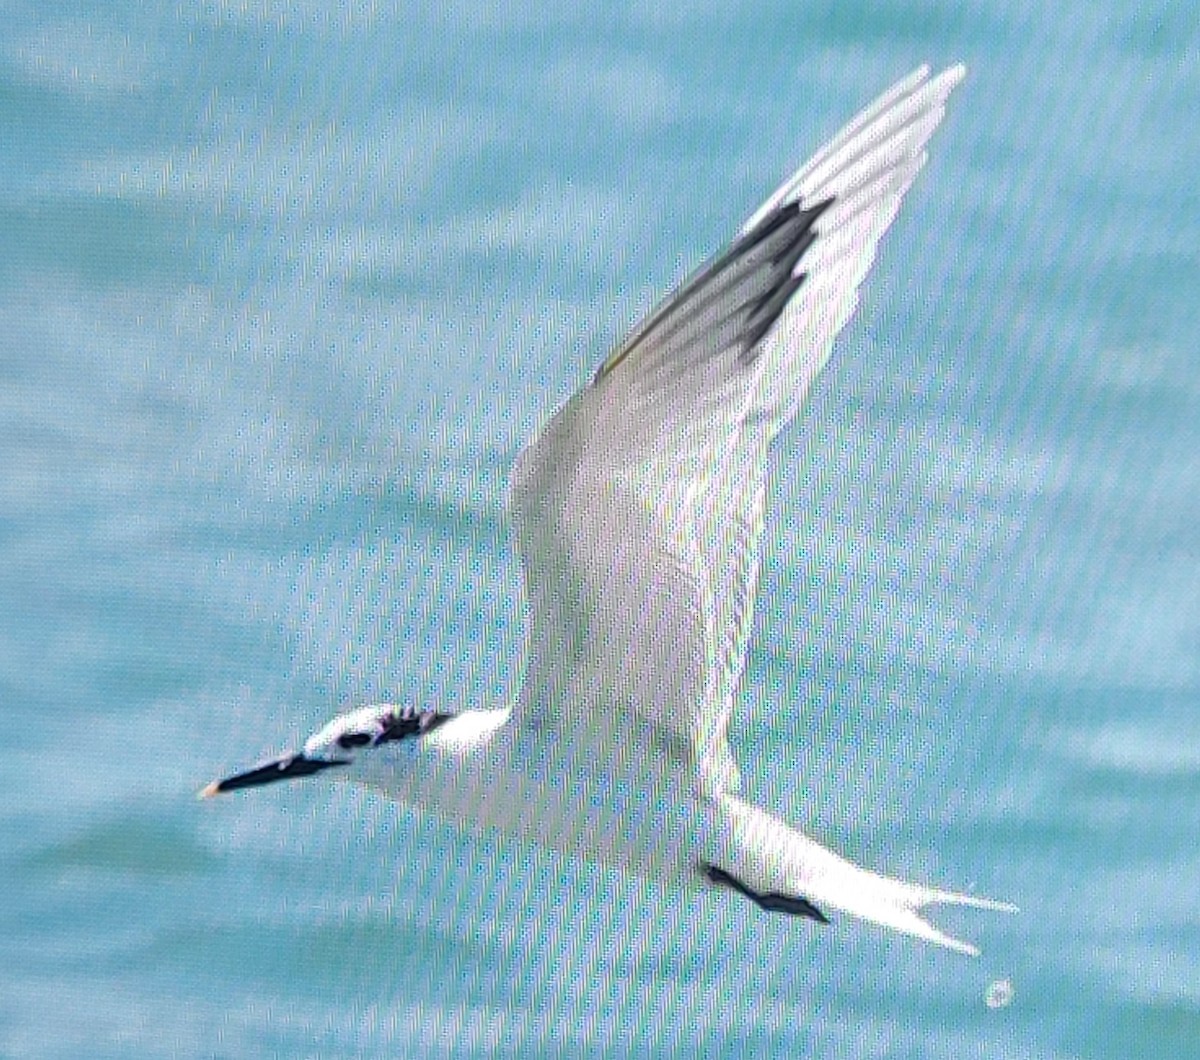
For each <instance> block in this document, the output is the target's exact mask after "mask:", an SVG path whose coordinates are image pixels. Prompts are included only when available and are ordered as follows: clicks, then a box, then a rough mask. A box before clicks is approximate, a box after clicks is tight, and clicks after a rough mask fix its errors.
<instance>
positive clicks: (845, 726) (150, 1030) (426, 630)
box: [0, 0, 1200, 1060]
mask: <svg viewBox="0 0 1200 1060" xmlns="http://www.w3.org/2000/svg"><path fill="white" fill-rule="evenodd" d="M524 12H525V9H524V8H520V9H515V5H514V9H513V10H507V9H506V8H505V7H504V6H500V7H494V6H492V7H487V6H481V5H475V4H465V3H446V2H444V0H443V2H441V3H438V4H431V3H428V4H427V3H413V4H408V5H405V6H404V7H403V8H402V9H401V10H396V11H393V10H392V9H391V8H389V7H386V6H385V5H376V4H369V3H360V2H357V0H356V2H353V3H350V4H348V5H341V6H340V7H338V9H337V10H336V12H335V11H334V8H333V6H331V5H326V4H317V3H311V2H306V0H297V2H293V3H289V2H286V0H278V2H258V0H245V2H243V3H233V2H222V0H211V2H207V3H198V4H188V5H176V6H171V5H162V10H161V11H159V12H158V13H157V14H152V15H148V14H147V13H146V11H145V10H144V9H143V5H136V4H131V3H124V2H120V3H115V4H110V5H105V6H104V7H103V9H102V10H101V9H99V8H96V7H95V6H94V5H83V4H67V5H55V6H54V9H53V12H52V13H50V12H48V11H47V9H46V8H45V7H44V5H38V4H31V3H19V2H18V3H13V4H9V5H7V8H6V16H5V25H6V29H5V33H4V35H3V39H2V40H0V131H2V135H0V248H2V249H0V704H2V709H3V712H4V718H5V721H6V724H5V728H4V736H5V739H4V747H3V751H2V752H0V1055H5V1056H8V1055H11V1056H36V1057H77V1056H83V1055H87V1056H120V1057H142V1056H165V1055H177V1056H258V1055H271V1054H274V1055H284V1056H293V1055H320V1056H330V1057H332V1056H361V1055H381V1056H382V1055H387V1056H398V1055H428V1054H439V1053H442V1052H449V1053H452V1054H454V1055H475V1054H478V1055H484V1054H489V1053H490V1052H492V1051H494V1050H499V1051H501V1052H520V1053H521V1054H522V1055H539V1054H544V1055H563V1054H564V1053H565V1054H569V1055H614V1054H615V1055H621V1054H633V1055H672V1054H674V1055H682V1056H691V1055H699V1054H703V1055H729V1056H744V1055H777V1056H788V1057H795V1056H803V1055H813V1056H888V1057H894V1056H913V1057H948V1058H949V1057H953V1058H956V1060H958V1058H962V1057H967V1056H970V1057H1014V1056H1021V1057H1062V1058H1066V1057H1113V1058H1121V1060H1125V1058H1128V1057H1132V1056H1138V1057H1184V1056H1189V1055H1200V1045H1198V1044H1197V1043H1200V944H1198V943H1200V913H1198V912H1197V903H1196V884H1195V881H1196V879H1197V878H1200V854H1198V853H1197V851H1198V849H1200V848H1198V846H1197V843H1196V835H1197V828H1198V826H1200V814H1198V811H1197V806H1200V750H1197V748H1200V536H1198V534H1197V530H1196V528H1197V526H1198V525H1200V352H1198V351H1197V347H1196V341H1197V340H1196V336H1197V334H1200V328H1198V327H1197V325H1198V324H1200V320H1198V319H1197V318H1198V315H1200V314H1198V311H1197V299H1196V297H1195V295H1196V291H1197V289H1198V280H1200V267H1198V266H1200V257H1198V255H1197V250H1196V247H1197V245H1198V244H1200V210H1198V209H1197V207H1198V205H1200V198H1198V193H1197V190H1196V189H1197V184H1196V180H1195V173H1194V160H1195V159H1196V157H1198V155H1200V126H1198V125H1197V123H1196V122H1195V119H1194V117H1193V116H1194V114H1195V113H1197V111H1198V109H1200V62H1198V61H1197V58H1196V56H1197V55H1198V54H1200V49H1198V47H1197V45H1198V44H1200V34H1198V32H1197V28H1196V22H1195V20H1194V19H1193V18H1192V17H1191V16H1190V14H1189V13H1188V12H1187V9H1186V7H1185V6H1181V5H1167V4H1161V5H1150V6H1149V7H1148V6H1147V5H1144V4H1143V5H1133V4H1126V5H1116V6H1113V5H1107V6H1106V7H1104V9H1103V10H1101V9H1100V8H1097V7H1095V6H1093V5H1090V4H1083V3H1077V2H1069V3H1067V4H1066V5H1059V6H1058V7H1056V8H1053V9H1049V8H1047V9H1044V12H1043V7H1042V6H1041V5H1032V4H1029V5H1020V4H1017V3H1015V2H1014V3H1007V4H996V5H987V6H985V5H962V4H949V3H947V4H936V3H932V4H925V5H921V6H919V7H918V8H917V9H915V10H914V9H913V8H912V6H911V5H908V4H888V5H882V6H881V5H877V4H871V5H869V4H865V3H852V4H849V5H846V4H842V5H832V4H798V3H793V2H791V0H788V2H778V3H762V4H747V5H743V7H742V9H741V10H739V11H737V12H736V13H735V12H732V11H730V10H727V9H726V8H724V7H719V6H718V5H709V4H701V5H695V6H690V7H689V6H685V5H654V4H614V5H601V7H600V8H596V6H595V5H591V6H590V7H589V8H587V9H586V11H584V10H581V11H579V12H578V13H574V12H573V11H572V9H569V8H566V7H560V8H553V9H552V11H549V12H542V13H538V14H528V13H524ZM926 59H928V60H930V61H932V62H933V63H934V64H935V65H945V64H947V63H949V62H952V61H955V60H963V61H965V62H966V63H967V64H968V65H969V67H970V69H971V75H970V78H969V80H968V81H967V83H966V84H965V85H964V86H963V87H962V88H961V89H960V90H959V91H958V92H957V93H956V95H955V97H954V99H953V101H952V105H951V112H950V115H949V118H948V120H947V122H946V124H945V126H944V127H943V129H942V130H941V131H940V132H939V133H938V135H937V137H936V138H935V140H934V143H933V146H932V159H931V162H930V165H929V167H928V168H927V170H926V172H925V173H924V174H923V176H922V178H921V180H920V181H919V183H918V185H917V187H916V188H915V189H914V191H913V193H912V195H911V196H910V198H909V200H908V202H907V204H906V207H905V210H904V212H903V214H902V215H901V219H900V221H899V222H898V223H897V225H896V227H895V229H894V230H893V232H892V233H891V234H890V236H889V238H888V240H887V242H886V244H885V246H884V249H883V252H882V254H881V257H880V259H879V262H878V264H877V266H876V269H875V271H874V273H873V276H872V279H871V281H870V283H869V285H868V287H867V289H866V292H865V298H864V301H863V304H862V308H861V310H860V313H859V315H858V317H857V318H856V321H855V322H854V323H853V324H852V325H851V327H850V328H849V329H848V330H847V332H846V334H845V335H844V337H843V340H842V342H841V343H840V345H839V348H838V350H837V352H836V354H835V357H834V360H833V362H832V363H831V365H830V367H829V369H828V370H827V372H826V373H825V375H824V376H823V377H822V379H821V381H820V383H819V385H818V386H817V387H816V388H815V391H814V393H813V396H812V400H811V401H810V402H809V404H808V406H807V408H806V410H805V412H804V413H803V415H802V417H801V419H800V421H799V422H798V423H797V425H796V427H795V428H794V429H792V430H791V431H789V432H788V433H787V434H786V435H785V436H784V437H783V439H782V440H781V445H780V447H779V451H778V457H777V462H776V464H777V466H776V502H775V504H774V507H773V508H772V513H771V517H770V518H771V521H770V525H769V529H768V541H767V567H766V572H765V584H764V589H763V596H762V599H761V606H760V613H759V618H758V622H757V625H756V630H755V641H754V647H753V651H752V656H751V660H750V667H749V671H748V677H747V688H746V693H745V697H744V704H743V708H742V710H741V712H740V716H739V726H738V734H737V752H738V754H739V756H740V758H741V760H742V761H743V762H744V763H745V766H746V770H745V771H746V773H747V783H748V787H749V789H750V793H751V794H752V795H754V796H755V797H758V798H761V799H763V800H765V801H768V802H769V803H771V804H772V805H773V806H775V807H777V808H778V809H780V810H781V811H783V812H785V813H786V814H787V815H788V816H790V817H791V818H792V819H793V820H795V821H797V822H798V823H800V824H802V825H803V826H804V827H806V828H807V829H809V830H810V831H812V832H813V833H814V834H816V835H819V836H821V837H822V838H824V839H826V840H827V841H829V842H831V843H833V844H835V845H837V846H838V847H839V848H840V849H843V850H846V851H847V852H848V853H849V854H850V855H851V856H853V857H855V858H858V859H861V860H863V861H865V862H867V863H869V864H871V865H875V866H878V867H880V868H881V869H884V870H886V871H889V872H892V873H895V874H898V875H906V876H911V877H915V878H922V879H928V880H930V881H934V882H938V883H942V884H944V885H947V886H953V887H964V888H976V889H977V890H978V891H979V892H981V893H986V894H994V895H996V896H998V897H1003V898H1011V899H1014V900H1016V901H1017V902H1019V904H1020V905H1021V906H1022V909H1023V912H1022V914H1021V916H1019V917H1016V918H1008V917H994V916H993V917H989V916H985V915H981V914H978V913H971V912H970V911H955V910H948V911H946V912H945V913H942V914H940V916H939V922H940V923H942V924H944V925H946V926H947V927H948V928H949V929H951V930H952V931H954V932H955V933H958V934H962V935H964V936H965V937H968V938H971V939H974V940H976V941H978V942H979V943H980V944H981V945H982V947H983V950H984V957H983V958H982V959H980V960H978V961H973V962H972V961H969V960H966V959H964V958H961V957H959V956H957V955H954V954H949V953H942V952H939V951H936V950H933V949H931V948H928V947H923V946H921V945H919V944H917V943H914V942H912V941H910V940H907V939H901V938H893V937H889V936H886V935H884V934H883V933H881V932H878V931H876V930H874V929H873V928H870V927H869V926H865V925H859V924H856V923H853V922H851V921H849V920H848V919H844V918H843V919H839V920H838V921H837V922H836V923H835V924H834V925H833V926H832V927H831V928H830V929H827V930H822V929H818V928H816V927H814V926H812V925H809V924H799V923H795V922H791V921H786V922H782V921H780V920H779V919H775V918H769V917H764V916H762V915H760V914H759V913H758V911H757V910H755V909H754V908H753V907H751V906H750V905H749V904H748V903H744V902H739V901H735V900H732V899H730V897H729V896H721V895H712V896H703V897H698V898H695V899H691V898H689V899H680V898H679V897H678V896H675V895H672V894H668V893H666V892H660V891H658V890H657V889H655V888H654V887H653V886H650V885H647V884H643V883H640V882H637V881H632V880H626V879H621V878H614V877H610V876H606V875H605V874H603V873H600V872H597V871H595V870H593V869H591V868H589V867H587V866H570V865H564V864H563V863H562V862H561V861H559V860H557V859H555V858H553V857H550V856H547V855H544V854H541V853H539V852H537V851H536V850H531V849H526V848H522V847H516V846H504V845H493V846H489V845H481V844H479V843H476V842H473V841H468V840H464V839H461V838H460V837H458V836H457V835H456V834H455V833H454V832H452V831H449V830H447V829H443V828H441V827H440V826H437V825H436V824H432V823H429V822H421V821H415V820H412V819H410V818H408V817H406V816H404V815H402V814H398V813H397V812H396V810H395V809H394V808H393V807H390V806H387V805H383V804H379V803H376V802H374V801H372V800H371V799H369V798H368V797H366V796H364V795H361V794H356V793H354V792H349V791H340V790H339V791H336V792H330V791H328V790H327V789H322V788H320V787H319V786H317V785H313V786H311V787H310V788H308V789H307V790H306V789H305V788H304V786H301V785H297V786H296V790H290V791H279V792H274V791H272V792H269V793H267V792H264V794H263V795H262V796H261V797H259V798H256V799H249V798H247V799H244V800H232V799H231V800H227V801H225V802H223V803H220V804H216V805H200V804H197V803H196V802H195V800H194V798H193V793H194V791H195V789H196V788H197V787H198V786H199V785H200V784H202V783H203V782H205V781H206V780H208V779H209V778H210V777H211V776H212V775H214V774H215V773H219V772H220V771H222V770H224V769H227V768H229V767H236V766H240V765H242V764H244V763H245V762H246V761H247V760H253V759H254V758H256V757H257V756H259V755H260V754H261V753H264V752H267V751H269V750H272V749H275V748H280V747H286V746H289V745H290V744H292V743H293V741H295V740H296V739H297V738H298V737H300V736H302V735H303V734H304V733H306V732H307V731H308V730H310V729H311V728H312V727H313V726H315V725H316V724H319V723H320V722H321V721H323V720H324V719H325V718H326V717H327V716H328V715H330V714H331V713H333V712H335V711H336V710H339V709H341V708H343V707H345V706H347V705H350V704H353V703H357V702H361V701H364V700H370V699H374V698H384V697H387V698H393V699H398V700H406V701H413V702H419V703H429V704H432V703H438V704H441V705H443V706H449V707H451V708H453V707H456V706H466V705H471V704H476V703H483V702H491V701H494V700H498V699H502V698H503V697H504V696H505V695H506V694H507V692H508V690H509V688H510V687H511V683H512V680H513V677H512V675H513V672H514V668H515V666H516V663H517V660H518V658H519V649H520V637H521V618H520V606H519V585H518V581H517V576H516V572H515V570H514V565H513V556H512V551H511V546H510V542H509V539H508V534H507V530H506V526H505V522H504V518H503V507H502V498H503V484H504V477H505V473H506V469H507V467H508V465H509V463H510V461H511V460H512V458H513V456H514V454H515V452H516V451H517V449H518V448H519V447H520V445H521V444H523V442H524V440H525V439H526V438H527V437H528V436H529V434H530V433H531V431H532V430H533V428H534V427H535V425H536V424H537V423H538V422H539V421H540V420H541V418H542V417H543V416H545V415H546V414H547V413H548V412H549V411H550V410H551V409H552V408H553V406H554V405H555V403H557V402H558V401H560V400H562V399H563V398H564V397H565V396H566V395H567V394H568V393H569V392H570V391H571V389H572V388H573V387H574V386H575V385H576V384H577V383H578V382H579V381H581V380H582V379H584V378H586V376H587V374H588V372H589V371H590V370H592V369H593V368H594V366H595V364H596V363H598V361H599V360H600V358H601V357H602V356H603V355H604V353H605V351H606V349H607V347H608V344H609V343H610V342H612V341H613V340H614V339H615V338H616V337H617V336H619V334H620V333H621V332H622V330H623V329H624V328H626V327H627V326H628V325H629V324H630V323H631V322H632V321H633V320H634V319H635V317H636V316H637V315H638V313H640V312H641V311H643V310H644V309H646V308H647V307H648V306H649V305H650V304H651V303H652V301H653V300H654V299H655V297H656V295H657V294H658V293H659V292H660V291H661V290H663V289H664V288H665V287H667V286H669V285H670V284H671V283H672V282H673V281H675V280H677V279H678V278H679V276H680V275H681V273H682V272H683V271H684V270H685V269H686V268H687V267H689V266H690V265H692V264H694V263H696V262H697V261H698V260H700V259H701V258H702V257H703V256H705V255H706V254H707V253H709V252H710V251H712V250H713V249H715V248H716V247H717V246H718V245H719V244H720V243H721V242H722V241H723V240H724V239H725V238H726V236H727V235H728V234H729V233H730V232H731V231H732V230H733V229H734V228H735V226H736V225H737V224H738V223H740V221H741V220H742V219H743V218H744V217H745V216H746V215H747V214H748V212H749V211H750V210H751V209H752V207H753V206H754V205H756V204H757V202H758V201H760V199H761V198H762V197H763V196H764V195H765V194H766V193H767V192H768V191H769V190H770V189H771V188H772V187H773V185H774V183H775V182H776V181H777V180H778V179H779V178H780V177H781V176H782V175H783V174H784V173H785V172H786V171H787V170H788V169H789V167H791V166H793V165H795V164H796V163H798V162H799V161H800V160H801V159H802V158H803V157H804V156H805V155H807V153H808V152H810V151H811V150H812V149H814V148H815V147H816V146H817V145H818V144H819V143H820V142H821V140H822V139H823V138H824V137H825V136H827V135H829V134H830V133H832V132H833V131H835V130H836V128H837V127H838V126H839V125H840V124H841V122H843V121H844V120H845V119H846V118H848V117H849V116H850V115H851V114H852V113H853V112H854V110H855V109H856V108H857V107H858V106H860V105H861V104H862V103H864V102H865V101H866V100H867V99H869V98H870V97H871V96H873V95H874V94H875V93H876V92H877V91H879V90H880V89H882V88H883V87H884V86H885V85H887V84H888V83H890V81H891V80H892V79H894V78H896V77H898V76H900V75H901V74H903V73H905V72H907V71H908V70H909V69H910V68H912V67H913V66H915V65H916V64H917V63H918V62H920V61H922V60H926ZM997 990H999V991H1000V994H999V995H998V994H997V993H996V991H997ZM1006 991H1007V995H1006ZM997 996H999V997H1001V999H1002V1000H1003V999H1005V996H1007V1001H1008V1003H1007V1004H1004V1005H998V1006H993V1005H992V1002H993V1001H994V1000H995V999H996V998H997Z"/></svg>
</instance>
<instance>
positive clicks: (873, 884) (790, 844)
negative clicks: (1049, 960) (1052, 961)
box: [719, 795, 1017, 956]
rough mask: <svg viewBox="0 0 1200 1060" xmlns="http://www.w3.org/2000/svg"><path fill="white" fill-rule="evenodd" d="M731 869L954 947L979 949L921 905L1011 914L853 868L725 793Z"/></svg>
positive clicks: (1005, 908) (748, 882)
mask: <svg viewBox="0 0 1200 1060" xmlns="http://www.w3.org/2000/svg"><path fill="white" fill-rule="evenodd" d="M719 807H720V820H721V830H722V832H723V833H724V837H725V839H726V841H727V844H728V845H727V847H726V851H725V852H726V855H727V860H728V862H729V863H728V865H723V866H722V867H723V868H725V869H726V870H727V871H728V872H729V873H730V874H731V875H733V876H735V877H736V878H737V879H738V880H740V881H741V882H742V883H743V884H745V886H747V887H749V888H750V889H752V890H754V891H756V892H758V893H763V894H771V893H774V894H784V895H789V896H792V897H804V898H807V899H808V900H809V901H810V902H813V903H814V904H815V905H816V906H817V907H818V908H819V909H822V910H829V909H838V910H841V911H842V912H844V913H849V914H851V915H852V916H856V917H859V918H861V919H863V920H869V921H871V922H872V923H875V924H879V925H881V926H883V927H887V928H891V929H892V930H893V931H900V932H903V933H904V934H906V935H913V936H915V937H917V938H921V939H925V940H926V941H928V942H933V943H936V944H937V945H939V946H945V947H946V948H947V949H951V950H955V951H957V952H959V953H966V954H969V955H971V956H977V955H978V954H979V950H978V949H976V947H974V946H972V945H971V944H970V943H968V942H963V941H962V940H961V939H956V938H954V937H953V936H951V935H947V934H946V933H945V932H942V931H939V930H938V929H937V928H936V927H934V926H933V925H932V924H930V923H929V922H928V921H927V920H925V919H924V918H923V917H922V916H921V915H920V913H919V910H921V909H922V908H923V907H924V906H927V905H937V904H941V905H964V906H971V907H973V908H976V909H989V910H994V911H997V912H1006V913H1015V912H1016V911H1017V908H1016V906H1014V905H1010V904H1009V903H1007V902H997V901H993V900H992V899H990V898H976V897H975V896H974V895H969V894H956V893H954V892H952V891H939V890H935V889H933V888H930V887H922V886H920V885H919V884H913V883H906V882H905V881H904V880H897V879H892V878H891V877H888V876H881V875H880V874H879V873H876V872H871V871H869V870H867V869H863V868H859V867H858V866H857V865H855V864H853V863H852V862H849V861H847V860H846V859H845V858H843V857H840V856H839V855H837V854H835V853H834V852H833V851H832V850H829V849H827V848H825V847H823V846H821V844H820V843H818V842H817V841H816V840H814V839H811V838H809V837H808V836H806V835H804V833H803V832H799V831H797V830H796V829H794V828H791V827H789V826H788V825H787V824H785V823H784V822H783V821H781V820H780V819H779V818H778V817H775V816H773V815H772V814H769V813H767V812H766V811H765V810H761V809H759V808H758V807H757V806H751V805H750V804H749V803H746V802H743V801H742V800H741V799H738V798H736V797H734V796H732V795H723V796H722V797H721V798H720V800H719Z"/></svg>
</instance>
